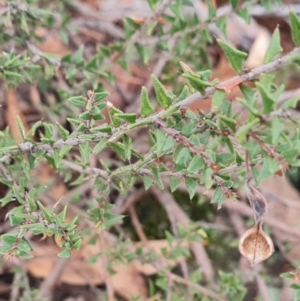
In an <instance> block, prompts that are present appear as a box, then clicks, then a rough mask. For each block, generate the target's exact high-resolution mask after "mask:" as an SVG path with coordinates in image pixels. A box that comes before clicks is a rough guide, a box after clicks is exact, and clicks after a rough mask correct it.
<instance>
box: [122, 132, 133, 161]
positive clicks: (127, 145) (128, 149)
mask: <svg viewBox="0 0 300 301" xmlns="http://www.w3.org/2000/svg"><path fill="white" fill-rule="evenodd" d="M123 143H124V151H125V158H126V159H127V160H129V161H130V158H131V145H132V139H131V138H130V137H129V136H128V135H124V136H123Z"/></svg>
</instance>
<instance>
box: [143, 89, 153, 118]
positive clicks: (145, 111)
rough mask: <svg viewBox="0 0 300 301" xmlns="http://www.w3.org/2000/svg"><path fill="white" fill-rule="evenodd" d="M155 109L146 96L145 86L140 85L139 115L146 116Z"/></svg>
mask: <svg viewBox="0 0 300 301" xmlns="http://www.w3.org/2000/svg"><path fill="white" fill-rule="evenodd" d="M154 112H155V110H154V108H153V106H152V104H151V102H150V99H149V96H148V91H147V89H146V87H142V92H141V116H142V117H147V116H149V115H151V114H152V113H154Z"/></svg>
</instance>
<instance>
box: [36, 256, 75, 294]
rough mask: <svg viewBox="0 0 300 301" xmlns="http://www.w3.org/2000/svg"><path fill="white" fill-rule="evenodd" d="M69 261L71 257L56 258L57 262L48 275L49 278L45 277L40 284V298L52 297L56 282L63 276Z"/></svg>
mask: <svg viewBox="0 0 300 301" xmlns="http://www.w3.org/2000/svg"><path fill="white" fill-rule="evenodd" d="M69 262H70V260H69V259H62V258H58V259H57V260H56V264H55V266H54V267H53V269H52V271H51V273H50V274H49V275H48V276H47V278H45V279H44V281H43V282H42V284H41V286H40V292H39V295H38V298H39V299H43V298H46V299H48V298H49V299H52V295H53V289H54V287H55V284H56V283H57V282H58V281H59V278H60V277H61V276H62V274H63V271H64V270H65V268H66V267H67V265H68V264H69Z"/></svg>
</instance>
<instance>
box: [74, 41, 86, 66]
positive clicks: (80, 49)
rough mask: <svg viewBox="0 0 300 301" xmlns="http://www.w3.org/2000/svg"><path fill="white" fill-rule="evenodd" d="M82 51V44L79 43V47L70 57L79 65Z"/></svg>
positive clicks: (81, 60)
mask: <svg viewBox="0 0 300 301" xmlns="http://www.w3.org/2000/svg"><path fill="white" fill-rule="evenodd" d="M83 51H84V46H83V45H81V46H80V48H79V49H78V50H77V51H76V52H75V53H74V55H73V57H72V62H73V63H74V64H76V65H79V64H81V63H83Z"/></svg>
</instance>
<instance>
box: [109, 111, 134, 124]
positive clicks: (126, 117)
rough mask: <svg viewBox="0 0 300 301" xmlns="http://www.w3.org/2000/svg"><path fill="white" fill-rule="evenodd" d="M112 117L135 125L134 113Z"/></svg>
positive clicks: (118, 114)
mask: <svg viewBox="0 0 300 301" xmlns="http://www.w3.org/2000/svg"><path fill="white" fill-rule="evenodd" d="M114 116H115V117H117V118H119V119H121V120H124V121H125V122H129V123H135V121H136V114H135V113H116V114H114Z"/></svg>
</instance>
